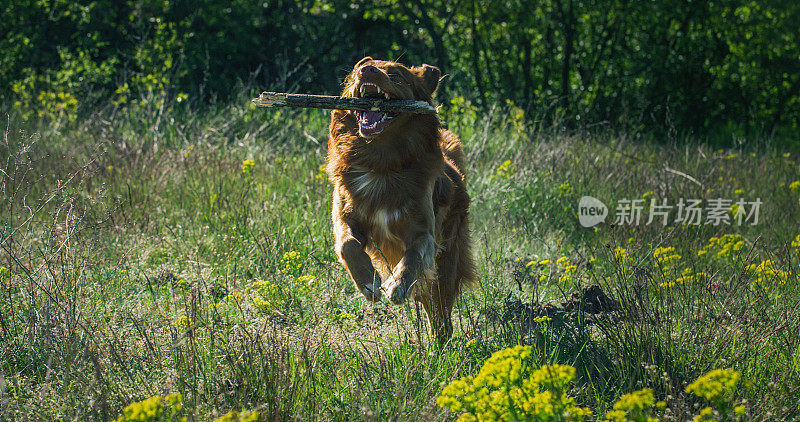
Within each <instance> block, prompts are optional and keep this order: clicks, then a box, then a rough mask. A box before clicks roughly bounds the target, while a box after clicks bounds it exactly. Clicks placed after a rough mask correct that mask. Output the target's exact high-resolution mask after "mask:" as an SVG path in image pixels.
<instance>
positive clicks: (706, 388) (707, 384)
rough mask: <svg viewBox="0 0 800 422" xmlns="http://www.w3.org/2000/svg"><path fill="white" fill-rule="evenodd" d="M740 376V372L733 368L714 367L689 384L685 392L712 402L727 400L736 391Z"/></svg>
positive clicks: (731, 397) (730, 398)
mask: <svg viewBox="0 0 800 422" xmlns="http://www.w3.org/2000/svg"><path fill="white" fill-rule="evenodd" d="M740 378H741V374H740V373H739V372H738V371H735V370H733V369H715V370H713V371H710V372H708V373H707V374H705V375H703V376H701V377H700V378H698V379H697V380H696V381H695V382H693V383H691V384H689V385H688V386H687V387H686V392H687V393H692V394H694V395H696V396H699V397H702V398H704V399H706V400H708V401H710V402H711V403H714V404H720V403H725V402H729V401H731V400H732V399H733V395H734V394H735V393H736V388H737V387H738V385H739V379H740Z"/></svg>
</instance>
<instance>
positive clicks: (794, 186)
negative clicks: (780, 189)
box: [789, 180, 800, 193]
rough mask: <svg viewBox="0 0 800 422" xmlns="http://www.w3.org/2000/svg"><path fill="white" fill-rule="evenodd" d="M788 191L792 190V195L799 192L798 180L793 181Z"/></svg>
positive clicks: (799, 182) (799, 181)
mask: <svg viewBox="0 0 800 422" xmlns="http://www.w3.org/2000/svg"><path fill="white" fill-rule="evenodd" d="M789 189H791V190H792V193H794V192H797V191H798V190H800V180H795V181H794V182H792V183H791V184H789Z"/></svg>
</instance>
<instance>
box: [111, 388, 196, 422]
mask: <svg viewBox="0 0 800 422" xmlns="http://www.w3.org/2000/svg"><path fill="white" fill-rule="evenodd" d="M182 409H183V396H181V395H180V393H173V394H168V395H166V396H164V397H161V396H153V397H150V398H149V399H145V400H142V401H140V402H136V403H131V404H129V405H128V406H125V409H124V410H123V411H122V415H120V417H118V418H117V419H116V421H115V422H150V421H160V420H170V421H171V420H180V421H186V417H181V418H178V414H179V413H180V412H181V410H182Z"/></svg>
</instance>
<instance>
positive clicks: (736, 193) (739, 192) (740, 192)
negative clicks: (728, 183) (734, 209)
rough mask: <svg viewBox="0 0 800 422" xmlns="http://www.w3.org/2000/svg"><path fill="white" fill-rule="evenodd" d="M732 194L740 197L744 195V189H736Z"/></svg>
mask: <svg viewBox="0 0 800 422" xmlns="http://www.w3.org/2000/svg"><path fill="white" fill-rule="evenodd" d="M733 193H734V194H735V195H742V194H743V193H744V189H736V190H735V191H733Z"/></svg>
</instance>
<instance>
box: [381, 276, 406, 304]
mask: <svg viewBox="0 0 800 422" xmlns="http://www.w3.org/2000/svg"><path fill="white" fill-rule="evenodd" d="M401 280H402V278H400V277H395V276H391V277H389V278H388V279H387V280H386V282H384V283H383V286H382V287H381V288H382V289H383V291H384V292H386V296H388V297H389V300H390V301H392V303H394V304H395V305H399V304H401V303H403V302H405V300H406V296H407V294H408V291H407V289H406V286H404V285H403V283H402V281H401Z"/></svg>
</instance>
